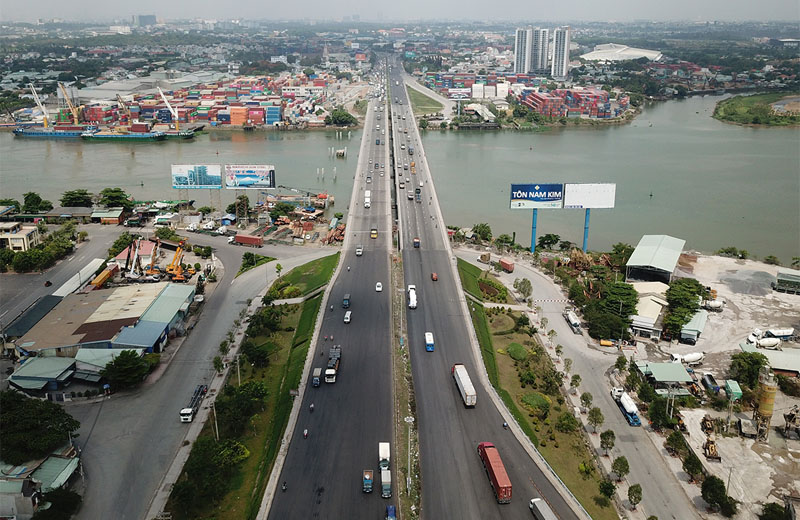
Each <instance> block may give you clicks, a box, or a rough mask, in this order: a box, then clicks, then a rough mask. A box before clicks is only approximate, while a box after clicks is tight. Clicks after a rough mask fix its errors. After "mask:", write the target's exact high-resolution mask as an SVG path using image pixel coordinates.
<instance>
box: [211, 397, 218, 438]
mask: <svg viewBox="0 0 800 520" xmlns="http://www.w3.org/2000/svg"><path fill="white" fill-rule="evenodd" d="M215 404H216V401H211V411H212V412H214V439H215V440H216V441H217V442H219V426H217V408H216V406H215Z"/></svg>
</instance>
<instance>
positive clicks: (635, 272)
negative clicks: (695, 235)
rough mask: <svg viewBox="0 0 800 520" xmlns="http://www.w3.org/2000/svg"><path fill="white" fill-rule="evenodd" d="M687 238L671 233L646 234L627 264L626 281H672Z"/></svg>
mask: <svg viewBox="0 0 800 520" xmlns="http://www.w3.org/2000/svg"><path fill="white" fill-rule="evenodd" d="M685 244H686V241H685V240H681V239H679V238H674V237H671V236H669V235H644V236H642V238H641V240H639V243H638V244H637V245H636V249H634V251H633V254H632V255H631V257H630V259H628V263H627V264H625V281H626V282H629V281H632V280H638V281H644V282H663V283H667V284H668V283H670V282H671V281H672V277H673V273H674V272H675V267H676V266H677V265H678V259H679V258H680V256H681V253H682V252H683V246H684V245H685Z"/></svg>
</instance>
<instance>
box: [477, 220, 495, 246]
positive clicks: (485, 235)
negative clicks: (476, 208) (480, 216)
mask: <svg viewBox="0 0 800 520" xmlns="http://www.w3.org/2000/svg"><path fill="white" fill-rule="evenodd" d="M472 232H473V233H475V234H476V235H478V237H479V238H480V239H481V240H484V241H486V242H488V241H490V240H491V239H492V228H490V227H489V224H487V223H486V222H482V223H480V224H475V225H474V226H472Z"/></svg>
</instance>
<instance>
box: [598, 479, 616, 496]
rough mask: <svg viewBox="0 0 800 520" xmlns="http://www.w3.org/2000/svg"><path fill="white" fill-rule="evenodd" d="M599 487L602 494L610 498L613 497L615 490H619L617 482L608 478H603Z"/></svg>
mask: <svg viewBox="0 0 800 520" xmlns="http://www.w3.org/2000/svg"><path fill="white" fill-rule="evenodd" d="M598 487H599V488H600V494H601V495H603V496H604V497H606V498H608V499H611V497H613V496H614V492H616V490H617V486H616V484H614V483H613V482H611V481H610V480H608V479H603V480H601V481H600V484H599V486H598Z"/></svg>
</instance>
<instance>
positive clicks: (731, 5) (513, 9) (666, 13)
mask: <svg viewBox="0 0 800 520" xmlns="http://www.w3.org/2000/svg"><path fill="white" fill-rule="evenodd" d="M482 7H483V6H482V5H481V4H480V3H479V2H477V1H476V0H471V1H470V0H467V1H466V3H463V4H462V5H461V6H460V9H459V11H454V10H452V9H451V7H450V6H448V5H445V4H430V3H427V2H426V3H423V2H421V1H419V0H414V1H411V2H407V3H404V4H402V5H400V4H389V3H378V4H376V3H373V2H367V1H365V0H350V1H348V2H346V3H337V4H335V5H333V4H330V3H327V2H322V1H316V0H312V1H311V2H307V3H306V4H304V9H303V10H302V11H298V10H296V9H294V6H293V5H292V4H278V5H275V6H270V9H269V10H266V9H264V6H263V4H262V3H260V2H256V1H255V0H241V1H240V2H237V3H236V4H235V5H228V4H225V5H223V4H213V5H212V4H210V3H209V4H198V3H196V2H191V3H190V2H180V1H179V2H172V3H167V4H165V3H163V2H157V1H154V0H143V1H141V2H138V3H137V4H136V6H135V9H134V8H133V7H132V6H131V7H129V8H127V10H124V8H122V9H121V8H120V5H119V4H116V3H113V2H112V3H109V2H102V1H100V0H73V1H72V2H67V3H65V2H57V1H55V0H42V1H40V2H35V3H25V2H6V3H5V5H4V6H3V9H2V12H0V20H2V21H4V22H10V21H21V22H35V21H36V20H37V19H53V18H59V19H63V20H68V21H83V20H85V21H97V22H108V21H112V20H130V18H131V16H133V15H135V14H155V15H156V16H157V17H158V18H159V19H160V20H181V19H183V20H186V19H193V18H217V19H235V18H242V19H252V20H297V21H301V20H341V19H342V18H350V19H352V17H353V16H354V15H356V16H358V17H359V18H360V20H362V21H365V22H369V21H385V22H404V21H410V20H413V21H435V20H464V21H468V20H489V21H506V22H508V23H510V24H515V25H519V24H521V23H524V22H522V21H521V20H520V18H530V19H534V18H535V17H536V14H537V13H543V12H546V13H547V19H542V20H541V21H547V20H552V21H559V22H562V23H565V22H572V21H620V22H623V21H635V20H654V21H706V20H708V21H714V20H719V21H750V20H758V21H787V22H791V21H798V20H800V8H798V5H797V2H796V1H794V0H765V1H764V2H759V3H757V4H756V3H751V2H741V1H740V2H727V1H725V0H709V1H707V2H703V3H699V4H698V3H696V2H691V1H689V0H675V1H673V2H671V3H669V4H662V5H660V6H659V7H658V9H655V8H653V6H652V5H650V4H646V3H641V2H635V1H633V0H611V1H609V2H605V3H602V4H597V3H596V2H588V1H581V2H578V3H577V4H574V3H573V4H570V5H565V4H562V5H558V4H556V5H553V4H550V3H548V4H545V3H544V2H542V3H533V4H531V3H525V4H520V5H519V6H515V5H514V4H512V5H511V6H509V7H510V9H508V10H505V11H500V12H496V13H490V14H488V15H486V14H484V11H483V10H482ZM526 11H528V12H526ZM76 13H85V14H84V15H83V16H78V15H76ZM307 13H315V17H313V18H312V17H308V16H304V15H306V14H307ZM510 13H514V15H516V16H513V15H512V14H510ZM610 14H612V15H611V16H610Z"/></svg>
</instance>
